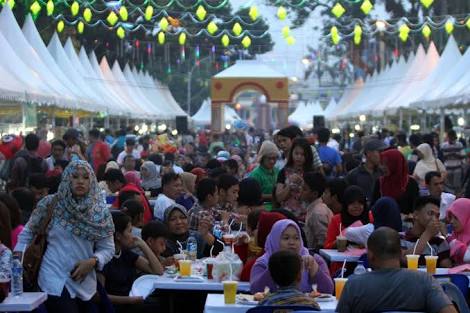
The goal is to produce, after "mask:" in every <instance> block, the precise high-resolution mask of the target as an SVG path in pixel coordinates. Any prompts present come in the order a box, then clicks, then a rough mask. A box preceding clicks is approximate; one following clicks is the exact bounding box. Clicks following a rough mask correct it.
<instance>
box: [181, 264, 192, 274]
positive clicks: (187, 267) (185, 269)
mask: <svg viewBox="0 0 470 313" xmlns="http://www.w3.org/2000/svg"><path fill="white" fill-rule="evenodd" d="M179 264H180V275H181V276H191V264H192V261H191V260H180V261H179Z"/></svg>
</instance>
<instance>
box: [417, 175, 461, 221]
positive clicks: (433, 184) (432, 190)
mask: <svg viewBox="0 0 470 313" xmlns="http://www.w3.org/2000/svg"><path fill="white" fill-rule="evenodd" d="M424 182H425V183H426V187H427V188H428V191H429V195H430V196H432V197H434V198H437V199H439V200H440V201H441V204H440V206H439V220H440V221H443V220H445V218H446V216H447V209H448V208H449V207H450V205H451V204H452V202H454V201H455V198H456V197H455V195H454V194H451V193H448V192H444V178H443V177H442V175H441V173H439V172H436V171H431V172H428V173H426V176H424Z"/></svg>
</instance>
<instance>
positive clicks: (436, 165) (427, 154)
mask: <svg viewBox="0 0 470 313" xmlns="http://www.w3.org/2000/svg"><path fill="white" fill-rule="evenodd" d="M416 151H417V153H418V156H419V161H418V163H416V167H415V170H414V172H413V177H414V178H415V179H416V181H417V182H418V183H419V185H420V186H423V187H424V185H425V182H424V178H425V176H426V174H427V173H429V172H432V171H436V172H438V173H440V174H441V176H442V178H443V179H444V181H445V180H446V178H447V171H446V167H445V166H444V164H442V162H441V160H439V159H437V158H435V157H434V153H433V151H432V148H431V146H430V145H428V144H427V143H422V144H420V145H419V146H418V147H417V148H416Z"/></svg>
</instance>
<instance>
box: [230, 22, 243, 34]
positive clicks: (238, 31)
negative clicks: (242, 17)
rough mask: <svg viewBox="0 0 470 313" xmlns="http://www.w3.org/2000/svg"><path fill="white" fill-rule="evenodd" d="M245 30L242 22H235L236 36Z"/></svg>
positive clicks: (233, 30) (234, 30) (233, 28)
mask: <svg viewBox="0 0 470 313" xmlns="http://www.w3.org/2000/svg"><path fill="white" fill-rule="evenodd" d="M242 31H243V28H242V26H241V25H240V23H238V22H237V23H235V24H234V25H233V27H232V32H233V33H234V34H235V36H240V34H241V33H242Z"/></svg>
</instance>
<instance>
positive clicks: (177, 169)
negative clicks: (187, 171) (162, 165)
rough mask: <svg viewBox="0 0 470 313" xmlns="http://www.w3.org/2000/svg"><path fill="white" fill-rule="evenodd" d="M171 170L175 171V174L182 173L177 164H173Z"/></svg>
mask: <svg viewBox="0 0 470 313" xmlns="http://www.w3.org/2000/svg"><path fill="white" fill-rule="evenodd" d="M173 172H175V174H181V173H183V172H184V171H183V169H182V168H181V167H179V166H178V165H173Z"/></svg>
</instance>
